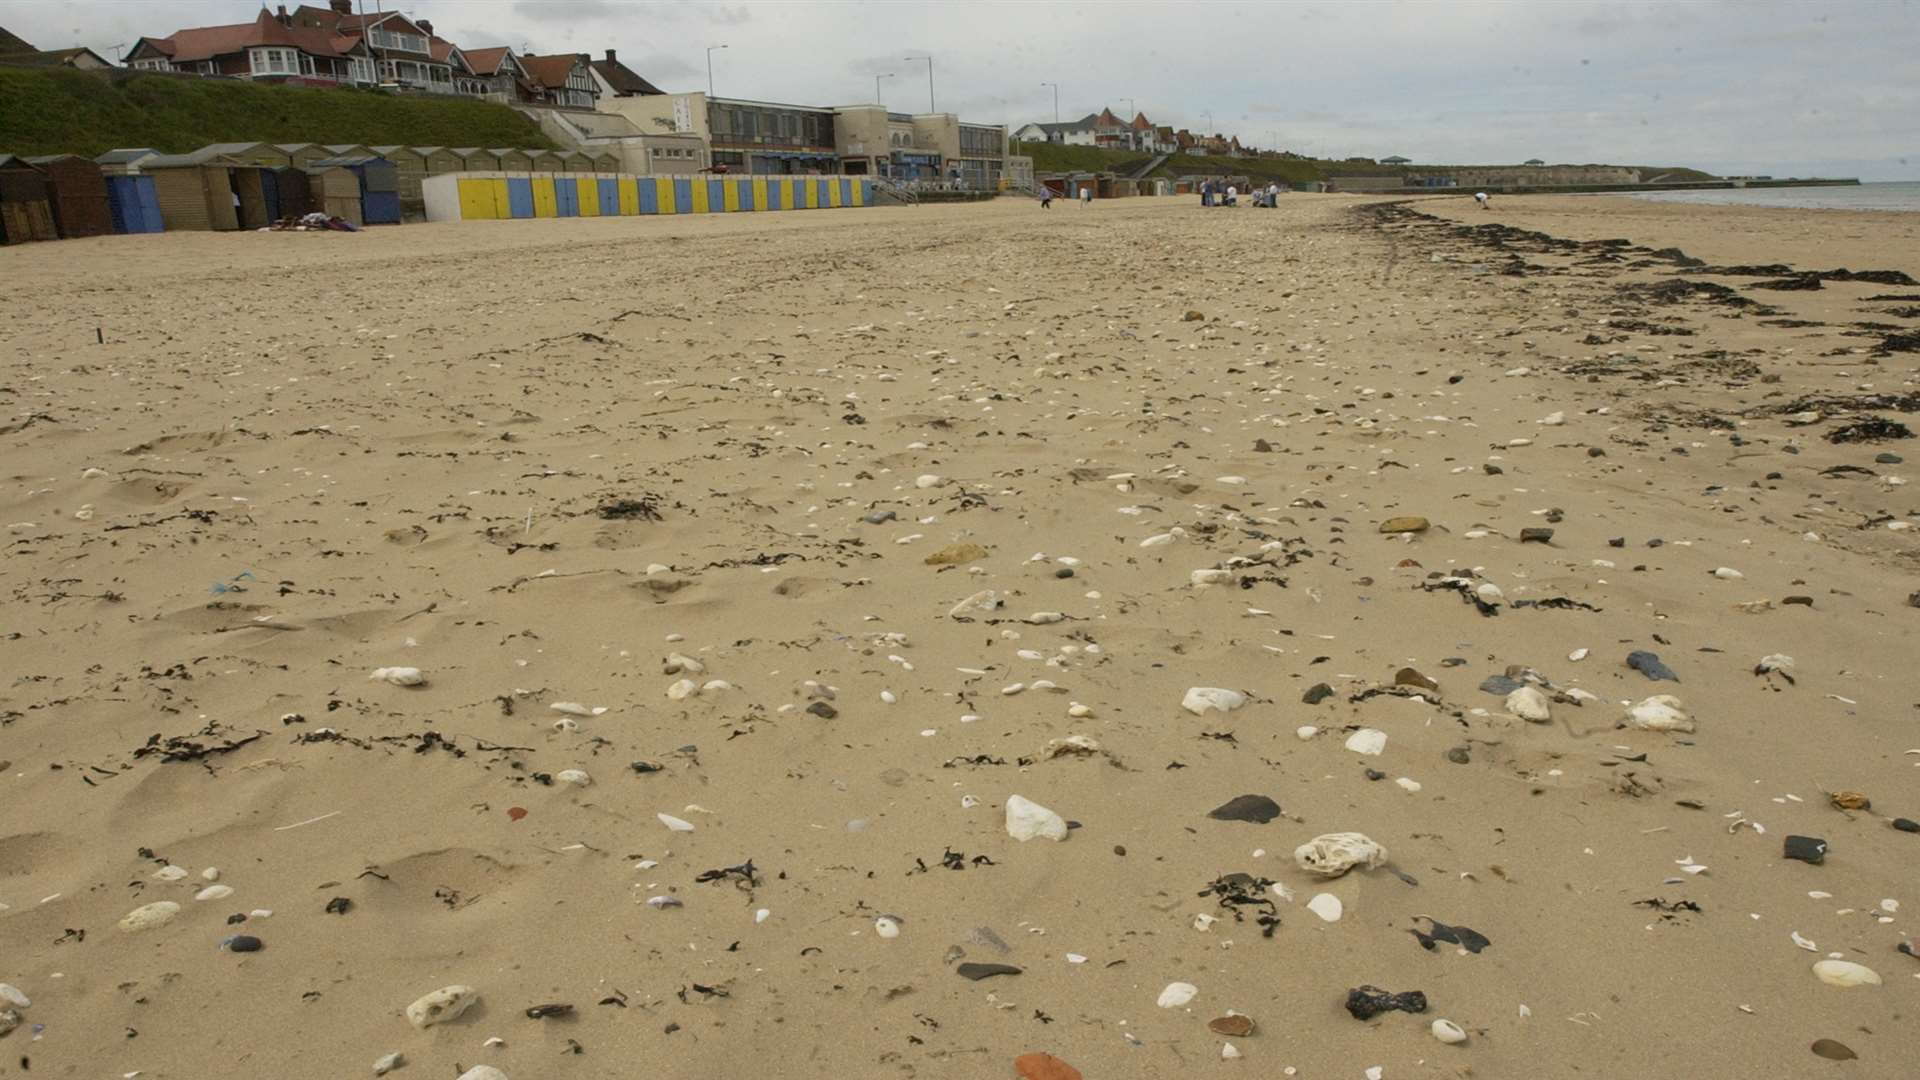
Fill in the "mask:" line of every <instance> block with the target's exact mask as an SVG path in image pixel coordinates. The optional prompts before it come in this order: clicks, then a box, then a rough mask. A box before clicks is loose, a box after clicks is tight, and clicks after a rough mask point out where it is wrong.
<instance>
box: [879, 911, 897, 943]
mask: <svg viewBox="0 0 1920 1080" xmlns="http://www.w3.org/2000/svg"><path fill="white" fill-rule="evenodd" d="M873 932H874V933H876V934H878V935H880V936H881V937H883V938H886V939H887V940H889V941H891V940H893V939H894V938H897V937H899V936H900V924H899V923H898V922H895V921H894V920H893V919H890V918H888V917H887V916H885V915H882V916H880V917H879V918H877V919H875V920H873Z"/></svg>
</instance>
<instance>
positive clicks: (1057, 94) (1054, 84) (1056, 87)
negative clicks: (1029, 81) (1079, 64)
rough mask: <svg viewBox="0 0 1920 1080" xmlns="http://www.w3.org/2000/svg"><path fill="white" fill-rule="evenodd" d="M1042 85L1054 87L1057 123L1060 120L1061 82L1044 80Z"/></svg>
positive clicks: (1054, 118) (1055, 120)
mask: <svg viewBox="0 0 1920 1080" xmlns="http://www.w3.org/2000/svg"><path fill="white" fill-rule="evenodd" d="M1040 85H1041V86H1051V87H1053V122H1054V123H1056V124H1057V123H1059V122H1060V84H1059V83H1057V82H1043V83H1041V84H1040Z"/></svg>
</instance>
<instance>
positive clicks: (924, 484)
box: [913, 473, 947, 490]
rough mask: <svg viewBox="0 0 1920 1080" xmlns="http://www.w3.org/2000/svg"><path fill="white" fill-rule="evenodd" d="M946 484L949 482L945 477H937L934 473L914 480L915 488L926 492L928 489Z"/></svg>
mask: <svg viewBox="0 0 1920 1080" xmlns="http://www.w3.org/2000/svg"><path fill="white" fill-rule="evenodd" d="M946 482H947V479H946V477H944V476H935V475H933V474H932V473H927V474H926V475H924V476H917V477H915V478H914V480H913V486H914V487H917V488H921V489H923V490H924V489H926V488H933V487H939V486H940V485H941V484H944V483H946Z"/></svg>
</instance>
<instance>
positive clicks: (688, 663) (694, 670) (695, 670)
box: [662, 652, 707, 675]
mask: <svg viewBox="0 0 1920 1080" xmlns="http://www.w3.org/2000/svg"><path fill="white" fill-rule="evenodd" d="M663 666H664V667H665V669H666V670H665V671H664V672H662V674H666V675H679V674H682V673H685V674H688V675H698V674H700V673H702V672H704V671H706V670H707V665H705V664H703V663H701V662H700V661H698V660H695V659H694V658H693V657H691V656H687V655H685V654H684V653H677V652H676V653H668V654H667V660H666V663H665V665H663Z"/></svg>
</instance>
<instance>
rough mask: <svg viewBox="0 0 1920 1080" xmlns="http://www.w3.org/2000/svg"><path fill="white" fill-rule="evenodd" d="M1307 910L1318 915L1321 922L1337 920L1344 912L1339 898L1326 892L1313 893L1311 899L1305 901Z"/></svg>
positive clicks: (1344, 909) (1344, 908)
mask: <svg viewBox="0 0 1920 1080" xmlns="http://www.w3.org/2000/svg"><path fill="white" fill-rule="evenodd" d="M1307 910H1308V911H1311V912H1313V913H1314V914H1315V915H1318V916H1320V920H1321V921H1322V922H1339V921H1340V916H1341V915H1343V914H1345V913H1346V907H1345V906H1344V905H1343V904H1341V903H1340V898H1339V897H1337V896H1335V895H1333V894H1332V893H1328V892H1323V893H1316V894H1314V897H1313V899H1311V900H1309V901H1307Z"/></svg>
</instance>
